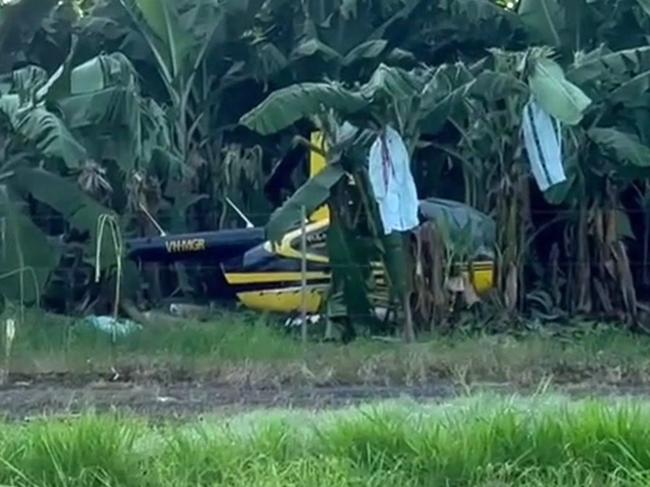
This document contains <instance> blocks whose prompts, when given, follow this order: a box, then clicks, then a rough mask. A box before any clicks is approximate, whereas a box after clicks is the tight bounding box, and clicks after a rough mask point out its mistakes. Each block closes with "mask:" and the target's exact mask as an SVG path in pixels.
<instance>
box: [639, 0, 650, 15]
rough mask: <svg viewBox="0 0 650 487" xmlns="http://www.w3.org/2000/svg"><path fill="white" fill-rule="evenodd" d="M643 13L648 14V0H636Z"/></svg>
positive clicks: (649, 2) (649, 4) (649, 12)
mask: <svg viewBox="0 0 650 487" xmlns="http://www.w3.org/2000/svg"><path fill="white" fill-rule="evenodd" d="M636 2H637V3H638V4H639V6H640V7H641V8H642V9H643V11H644V12H645V13H647V14H648V15H650V0H636Z"/></svg>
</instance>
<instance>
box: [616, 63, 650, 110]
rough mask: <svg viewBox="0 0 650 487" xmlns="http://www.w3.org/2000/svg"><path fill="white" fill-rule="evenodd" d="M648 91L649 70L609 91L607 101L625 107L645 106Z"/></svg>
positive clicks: (649, 87)
mask: <svg viewBox="0 0 650 487" xmlns="http://www.w3.org/2000/svg"><path fill="white" fill-rule="evenodd" d="M648 93H650V71H646V72H644V73H641V74H639V75H637V76H635V77H634V78H632V79H631V80H629V81H627V82H625V83H623V84H622V85H620V86H619V87H618V88H616V89H615V90H614V91H612V92H611V95H610V97H609V101H610V102H612V103H621V104H622V105H624V106H625V107H627V108H637V107H647V106H648V105H649V103H648Z"/></svg>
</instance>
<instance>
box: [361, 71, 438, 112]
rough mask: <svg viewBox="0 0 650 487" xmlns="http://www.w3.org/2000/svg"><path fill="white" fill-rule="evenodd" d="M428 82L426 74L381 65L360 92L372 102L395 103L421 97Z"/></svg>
mask: <svg viewBox="0 0 650 487" xmlns="http://www.w3.org/2000/svg"><path fill="white" fill-rule="evenodd" d="M425 82H426V78H425V74H424V73H420V72H415V71H405V70H403V69H401V68H395V67H391V66H386V65H385V64H381V65H380V66H379V67H378V68H377V69H376V70H375V72H374V73H373V75H372V77H371V78H370V80H369V81H368V83H366V84H365V85H364V86H363V87H362V88H361V90H360V93H361V95H362V96H363V97H364V98H365V99H367V100H369V101H372V102H389V103H395V102H397V101H399V100H409V99H412V98H415V97H418V96H420V94H421V92H422V90H423V89H424V86H425Z"/></svg>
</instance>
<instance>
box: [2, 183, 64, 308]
mask: <svg viewBox="0 0 650 487" xmlns="http://www.w3.org/2000/svg"><path fill="white" fill-rule="evenodd" d="M18 201H19V198H17V197H16V195H14V194H10V192H9V189H8V188H7V187H6V186H0V293H1V294H2V295H3V296H5V297H7V298H9V299H11V300H15V301H19V300H20V299H21V297H22V299H24V301H25V302H27V303H33V302H34V301H35V300H36V299H37V298H38V297H39V296H38V295H40V293H41V292H42V290H43V287H44V286H45V284H46V282H47V279H48V276H49V275H50V272H52V270H53V269H54V268H55V267H56V265H57V264H58V262H59V259H60V256H61V252H60V250H59V249H58V248H57V247H56V246H54V245H52V243H51V242H50V241H49V240H48V238H47V236H46V235H45V234H44V233H43V232H42V231H41V230H40V229H39V228H38V227H37V226H36V225H34V223H33V222H32V220H31V219H30V218H29V216H28V215H27V214H25V213H24V212H23V211H22V210H21V208H20V206H19V203H18ZM21 268H23V269H24V270H23V272H22V284H23V285H22V286H21V273H20V269H21ZM35 281H36V282H35ZM21 287H22V293H21ZM21 294H22V296H21ZM37 294H38V295H37Z"/></svg>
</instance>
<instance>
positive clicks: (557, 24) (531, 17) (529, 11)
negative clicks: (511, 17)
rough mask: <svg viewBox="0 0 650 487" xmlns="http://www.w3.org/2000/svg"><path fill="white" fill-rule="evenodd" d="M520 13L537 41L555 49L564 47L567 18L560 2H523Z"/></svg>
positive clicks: (537, 0) (541, 0)
mask: <svg viewBox="0 0 650 487" xmlns="http://www.w3.org/2000/svg"><path fill="white" fill-rule="evenodd" d="M574 1H577V0H574ZM518 13H519V17H520V18H521V21H522V22H523V23H524V25H525V26H526V27H527V28H528V30H529V31H530V32H531V33H532V34H533V36H534V37H535V38H536V39H538V40H540V41H542V42H543V43H544V44H548V45H549V46H553V47H560V46H561V45H562V35H561V34H562V30H563V29H564V22H565V18H566V16H565V15H564V9H563V8H562V7H561V6H560V3H559V2H558V0H521V1H520V2H519V8H518Z"/></svg>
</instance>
